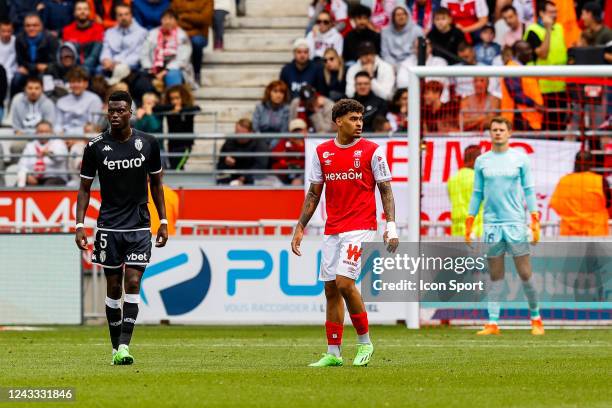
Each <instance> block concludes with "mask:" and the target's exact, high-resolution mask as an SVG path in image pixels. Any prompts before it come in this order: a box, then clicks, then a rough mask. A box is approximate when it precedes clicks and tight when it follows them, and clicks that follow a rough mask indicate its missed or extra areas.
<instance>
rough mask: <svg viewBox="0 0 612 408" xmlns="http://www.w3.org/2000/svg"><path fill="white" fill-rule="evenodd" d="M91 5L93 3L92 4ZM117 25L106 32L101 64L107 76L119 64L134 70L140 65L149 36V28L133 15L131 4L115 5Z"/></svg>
mask: <svg viewBox="0 0 612 408" xmlns="http://www.w3.org/2000/svg"><path fill="white" fill-rule="evenodd" d="M90 7H91V5H90ZM115 15H116V17H117V25H116V26H115V27H112V28H109V29H107V30H106V32H105V33H104V43H103V45H102V53H101V54H100V64H101V65H102V71H103V72H104V73H105V75H106V76H110V75H111V74H112V72H113V70H114V69H115V67H117V66H118V65H121V64H125V65H127V66H129V67H130V69H131V70H132V71H134V70H136V69H138V68H139V67H140V51H141V49H142V44H143V43H144V41H145V40H146V38H147V30H145V29H144V28H142V27H141V26H140V25H139V24H138V23H137V22H136V21H134V19H133V17H132V11H131V9H130V7H129V6H126V5H124V4H119V5H118V6H116V7H115Z"/></svg>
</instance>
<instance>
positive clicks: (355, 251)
mask: <svg viewBox="0 0 612 408" xmlns="http://www.w3.org/2000/svg"><path fill="white" fill-rule="evenodd" d="M362 251H363V249H362V248H359V247H358V246H357V245H353V244H349V246H348V250H347V251H346V257H347V259H351V258H353V261H355V262H357V261H358V260H359V257H360V256H361V252H362Z"/></svg>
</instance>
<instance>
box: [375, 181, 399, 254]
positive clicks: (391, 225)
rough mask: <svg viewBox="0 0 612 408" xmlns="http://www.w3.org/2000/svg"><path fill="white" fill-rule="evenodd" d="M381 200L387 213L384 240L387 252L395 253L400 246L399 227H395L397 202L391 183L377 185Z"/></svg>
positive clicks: (385, 182) (383, 182)
mask: <svg viewBox="0 0 612 408" xmlns="http://www.w3.org/2000/svg"><path fill="white" fill-rule="evenodd" d="M377 185H378V191H380V198H381V201H382V205H383V210H384V211H385V218H386V220H387V227H386V228H385V234H384V235H383V239H384V240H385V243H386V244H387V251H389V252H395V250H396V249H397V246H398V245H399V237H398V235H397V227H396V226H395V200H394V198H393V190H392V189H391V182H390V181H381V182H380V183H377Z"/></svg>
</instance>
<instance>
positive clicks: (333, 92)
mask: <svg viewBox="0 0 612 408" xmlns="http://www.w3.org/2000/svg"><path fill="white" fill-rule="evenodd" d="M323 64H324V65H323V69H322V70H319V75H318V77H317V82H316V86H315V88H316V89H317V90H318V91H319V93H320V94H321V95H323V96H326V97H328V98H329V99H331V100H332V101H334V102H336V101H338V100H340V99H342V98H344V90H345V89H346V81H345V80H344V62H343V61H342V57H340V55H338V52H336V50H334V49H333V48H328V49H327V51H325V54H324V55H323Z"/></svg>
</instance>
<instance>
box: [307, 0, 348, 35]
mask: <svg viewBox="0 0 612 408" xmlns="http://www.w3.org/2000/svg"><path fill="white" fill-rule="evenodd" d="M322 11H327V12H329V14H330V15H331V17H332V21H333V22H334V27H335V28H336V30H338V32H339V33H341V34H342V35H343V36H344V35H345V34H346V33H347V32H348V31H350V21H349V18H348V6H347V4H346V3H345V2H344V0H312V3H311V4H310V6H309V7H308V18H309V19H310V21H309V22H308V27H307V28H306V32H308V33H309V32H310V30H312V29H313V28H314V27H315V25H316V20H317V18H318V17H319V13H321V12H322Z"/></svg>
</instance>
